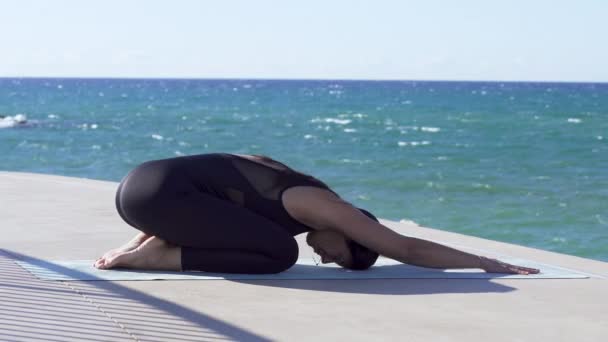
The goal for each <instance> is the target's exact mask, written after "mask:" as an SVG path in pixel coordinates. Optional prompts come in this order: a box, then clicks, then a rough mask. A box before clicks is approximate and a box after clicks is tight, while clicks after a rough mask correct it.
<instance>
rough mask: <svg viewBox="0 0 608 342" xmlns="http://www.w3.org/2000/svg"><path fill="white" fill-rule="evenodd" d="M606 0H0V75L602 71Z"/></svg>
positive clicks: (399, 75)
mask: <svg viewBox="0 0 608 342" xmlns="http://www.w3.org/2000/svg"><path fill="white" fill-rule="evenodd" d="M607 18H608V1H606V0H576V1H574V0H569V1H562V0H553V1H545V0H527V1H522V0H509V1H498V0H495V1H491V0H485V1H481V0H480V1H477V0H458V1H451V0H444V1H437V0H424V1H423V0H420V1H408V0H401V1H398V0H397V1H389V0H369V1H356V0H348V1H345V0H305V1H304V0H302V1H295V0H293V1H290V0H282V1H279V0H277V1H271V0H249V1H237V0H216V1H203V0H199V1H187V0H165V1H156V0H145V1H144V0H141V1H136V0H103V1H82V0H53V1H43V0H18V1H12V0H0V77H119V78H122V77H125V78H240V79H245V78H253V79H373V80H501V81H574V82H608V43H606V41H608V38H607V37H608V20H607Z"/></svg>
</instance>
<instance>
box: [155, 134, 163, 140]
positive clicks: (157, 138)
mask: <svg viewBox="0 0 608 342" xmlns="http://www.w3.org/2000/svg"><path fill="white" fill-rule="evenodd" d="M152 139H156V140H163V139H165V138H164V137H163V136H162V135H160V134H152Z"/></svg>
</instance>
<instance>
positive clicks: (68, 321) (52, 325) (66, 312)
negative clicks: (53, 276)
mask: <svg viewBox="0 0 608 342" xmlns="http://www.w3.org/2000/svg"><path fill="white" fill-rule="evenodd" d="M26 259H30V260H32V259H33V260H37V261H40V262H42V263H43V264H44V262H45V261H44V260H41V259H37V258H34V257H31V256H27V255H24V254H20V253H17V252H14V251H7V250H5V249H0V280H1V281H0V294H1V295H2V301H1V302H0V306H1V308H2V310H0V320H2V327H1V328H0V340H15V339H24V338H27V339H32V340H41V339H43V340H45V341H69V340H74V341H84V340H86V341H100V342H101V341H108V340H111V341H133V340H138V341H167V340H171V341H225V340H228V341H232V340H237V341H271V339H269V338H266V337H263V336H260V335H257V334H255V333H252V332H250V331H247V330H245V329H242V328H240V327H238V326H235V325H233V324H230V323H227V322H224V321H221V320H218V319H215V318H212V317H210V316H208V315H205V314H202V313H200V312H196V311H193V310H191V309H188V308H185V307H183V306H180V305H177V304H175V303H171V302H169V301H166V300H162V299H159V298H155V297H153V296H150V295H147V294H145V293H141V292H139V291H135V290H133V289H129V288H127V287H124V286H121V285H118V284H116V283H113V282H110V281H88V282H84V281H52V280H51V281H49V280H40V279H38V278H36V277H34V276H33V275H32V274H30V273H29V272H28V271H26V270H24V269H23V268H21V267H20V266H19V265H18V264H16V263H15V262H13V260H26ZM47 264H48V266H51V265H52V266H53V268H54V269H57V268H58V267H60V266H59V265H55V264H52V263H48V262H47ZM65 271H66V272H70V273H71V274H73V272H74V270H69V269H65ZM168 285H169V284H168ZM76 294H78V295H76Z"/></svg>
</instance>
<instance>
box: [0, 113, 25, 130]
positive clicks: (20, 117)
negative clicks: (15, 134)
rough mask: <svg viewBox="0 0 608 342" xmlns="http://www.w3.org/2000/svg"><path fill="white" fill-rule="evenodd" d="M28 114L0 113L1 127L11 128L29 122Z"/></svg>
mask: <svg viewBox="0 0 608 342" xmlns="http://www.w3.org/2000/svg"><path fill="white" fill-rule="evenodd" d="M27 122H28V121H27V116H25V114H16V115H15V116H10V115H6V116H5V115H0V128H11V127H17V126H22V125H26V124H27Z"/></svg>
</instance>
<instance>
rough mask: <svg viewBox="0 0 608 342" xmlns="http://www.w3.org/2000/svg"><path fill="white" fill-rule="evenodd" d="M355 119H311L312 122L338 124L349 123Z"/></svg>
mask: <svg viewBox="0 0 608 342" xmlns="http://www.w3.org/2000/svg"><path fill="white" fill-rule="evenodd" d="M352 121H353V120H350V119H338V118H314V119H312V120H310V122H312V123H317V122H331V123H335V124H338V125H347V124H349V123H351V122H352Z"/></svg>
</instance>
